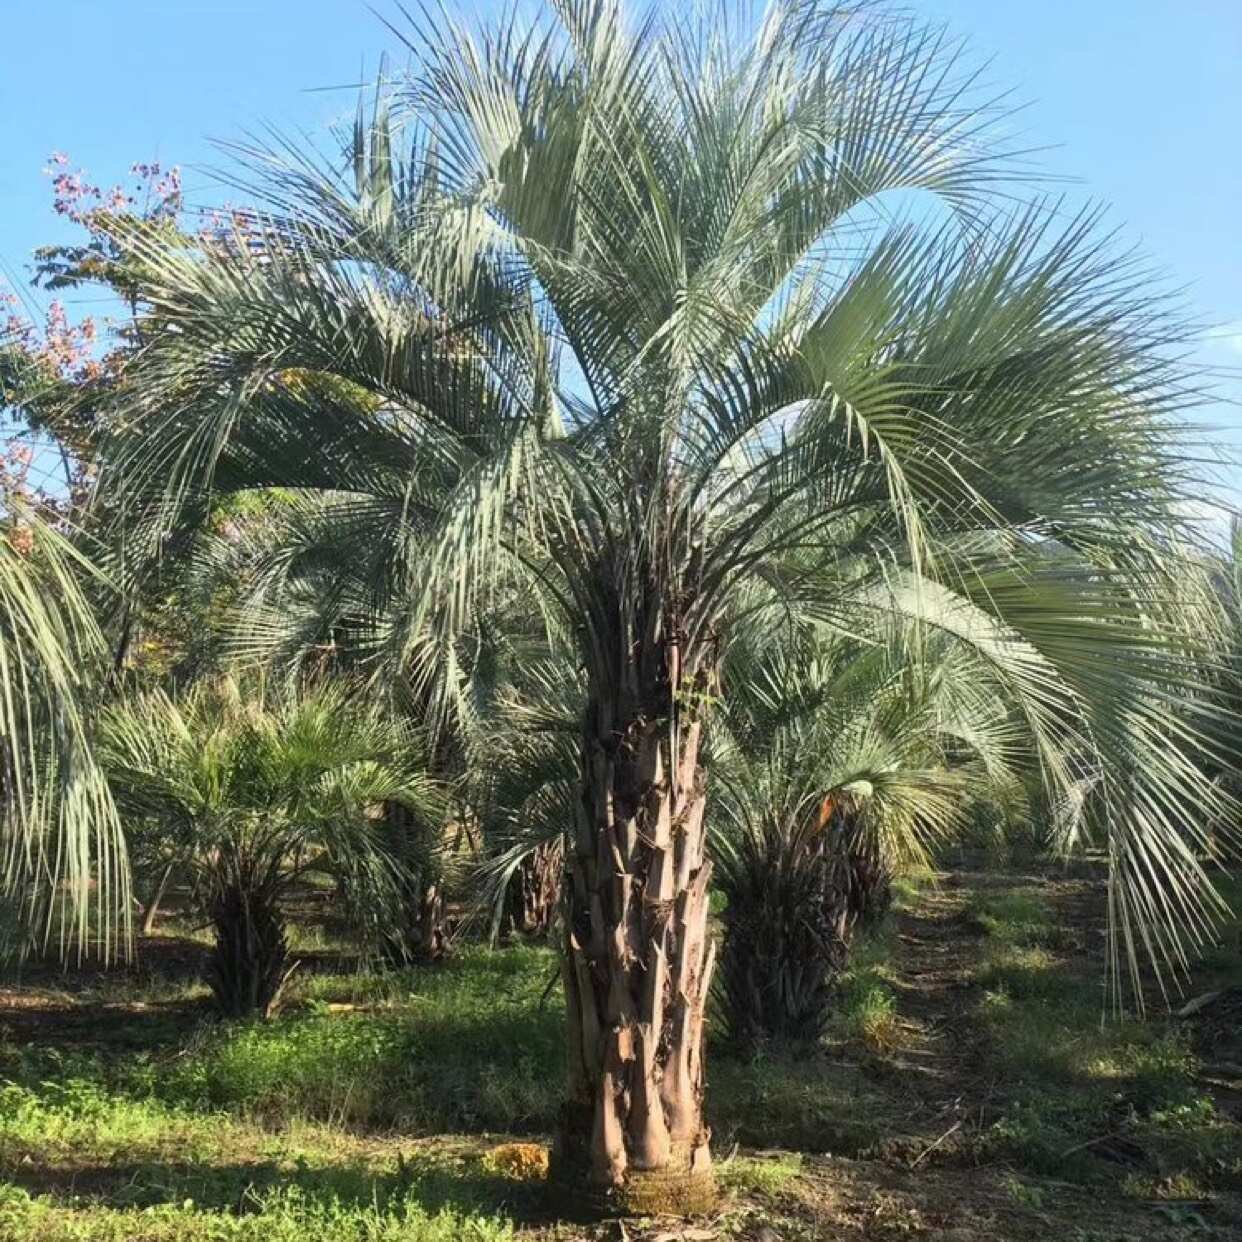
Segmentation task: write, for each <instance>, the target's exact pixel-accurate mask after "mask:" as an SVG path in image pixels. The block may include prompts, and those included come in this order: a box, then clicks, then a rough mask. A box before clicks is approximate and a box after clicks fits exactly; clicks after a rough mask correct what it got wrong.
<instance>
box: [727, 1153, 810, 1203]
mask: <svg viewBox="0 0 1242 1242" xmlns="http://www.w3.org/2000/svg"><path fill="white" fill-rule="evenodd" d="M801 1173H802V1157H801V1156H800V1155H798V1153H797V1152H781V1153H778V1154H776V1155H771V1156H734V1157H732V1158H731V1159H729V1160H723V1161H721V1162H720V1163H719V1164H717V1165H716V1180H717V1182H719V1184H720V1186H721V1187H722V1188H723V1189H725V1190H733V1191H737V1192H738V1193H741V1194H756V1195H766V1196H768V1197H769V1198H773V1199H774V1198H776V1197H778V1196H779V1195H781V1194H783V1193H784V1192H785V1191H786V1190H788V1189H789V1187H790V1185H791V1184H792V1183H793V1182H794V1181H795V1180H796V1179H797V1178H798V1177H799V1176H800V1175H801Z"/></svg>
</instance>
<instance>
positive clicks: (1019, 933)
mask: <svg viewBox="0 0 1242 1242" xmlns="http://www.w3.org/2000/svg"><path fill="white" fill-rule="evenodd" d="M966 919H967V921H968V922H969V923H970V924H972V925H973V926H975V927H977V928H978V929H979V930H980V931H982V932H983V933H984V934H985V935H986V936H988V937H989V938H990V939H992V940H995V941H997V942H999V943H1000V944H1007V945H1028V946H1031V945H1040V946H1043V947H1044V948H1064V947H1066V946H1067V940H1069V939H1072V938H1071V937H1069V933H1068V932H1067V931H1066V930H1065V929H1063V928H1061V927H1059V926H1058V925H1057V924H1056V923H1055V922H1054V919H1053V911H1052V909H1051V908H1050V904H1049V902H1048V899H1047V897H1046V896H1045V895H1044V894H1042V893H1040V892H1038V891H1036V890H1032V889H1027V888H1015V889H1006V890H1003V891H1000V892H983V893H978V894H976V895H975V897H974V898H973V899H972V900H971V902H970V904H969V905H968V906H967V908H966Z"/></svg>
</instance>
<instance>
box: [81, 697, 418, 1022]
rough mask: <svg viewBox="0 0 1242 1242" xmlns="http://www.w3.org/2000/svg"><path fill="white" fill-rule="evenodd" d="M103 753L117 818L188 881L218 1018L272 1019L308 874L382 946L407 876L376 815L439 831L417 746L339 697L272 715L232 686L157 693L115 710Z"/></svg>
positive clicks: (310, 700)
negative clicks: (322, 880)
mask: <svg viewBox="0 0 1242 1242" xmlns="http://www.w3.org/2000/svg"><path fill="white" fill-rule="evenodd" d="M102 745H103V755H104V761H105V763H106V765H107V769H108V775H109V780H110V782H111V785H112V788H113V790H114V791H115V794H116V797H117V799H118V802H119V803H120V805H121V806H122V807H123V809H124V810H125V811H126V812H127V814H128V815H130V816H132V817H133V819H134V821H136V822H138V823H143V822H145V824H146V825H147V826H148V827H147V831H148V832H155V833H157V834H158V835H160V836H161V837H162V838H163V839H164V841H165V853H167V854H171V855H172V856H173V857H174V859H175V860H176V862H177V864H178V865H179V868H180V869H181V870H183V871H184V872H185V873H187V874H188V875H189V876H190V877H191V878H192V892H193V895H194V898H195V900H196V902H197V903H198V905H199V906H200V908H201V909H202V911H203V913H204V914H205V915H206V916H207V918H208V919H209V920H210V922H211V924H212V926H213V929H214V932H215V945H214V949H213V954H212V961H211V966H210V970H209V976H210V983H211V989H212V994H213V996H214V998H215V1003H216V1007H217V1009H218V1010H219V1011H220V1013H222V1014H223V1015H225V1016H228V1017H243V1016H247V1015H252V1014H257V1015H259V1016H262V1017H267V1016H268V1015H269V1014H270V1013H271V1012H272V1010H273V1008H274V1007H275V1006H276V1004H277V1002H278V1001H279V997H280V991H281V988H282V986H283V985H284V982H285V980H286V979H287V977H288V975H289V973H290V971H291V970H292V967H291V966H290V964H289V960H288V958H289V954H288V947H287V944H286V941H285V931H284V917H283V912H282V904H283V902H284V901H285V899H286V898H287V896H288V894H289V891H290V889H291V888H292V887H293V886H294V885H296V884H297V883H298V882H299V881H301V880H303V879H304V878H305V877H306V876H307V875H308V874H309V873H311V872H315V871H318V872H320V873H325V872H326V873H327V874H329V875H333V876H335V877H337V878H338V879H342V880H344V882H345V885H346V887H347V889H348V891H349V892H350V894H351V896H352V899H353V902H354V904H355V905H357V906H359V907H361V908H364V909H366V911H367V912H368V919H369V921H370V923H371V924H372V928H373V930H374V929H379V930H380V931H382V930H386V929H387V928H388V927H389V925H390V923H392V922H395V917H394V909H395V908H396V907H399V904H400V897H401V895H402V885H403V883H404V879H405V877H404V868H403V863H404V861H405V860H404V859H401V858H400V857H398V856H397V855H396V854H395V853H394V852H393V851H392V850H391V849H389V848H386V842H385V839H384V833H383V831H382V827H381V822H380V821H381V814H382V808H383V806H384V805H385V804H398V805H401V806H403V807H406V808H408V809H409V810H410V811H411V812H412V813H414V814H422V815H429V816H435V815H436V813H437V810H438V808H437V805H436V803H437V796H438V795H437V792H436V790H435V787H434V785H433V783H432V782H431V781H430V780H429V779H428V778H427V776H426V774H425V771H424V768H423V766H422V765H421V763H420V754H421V748H420V744H419V741H418V739H417V738H416V737H415V735H414V734H413V733H412V732H411V730H409V729H408V728H407V727H405V726H403V725H402V724H400V723H398V722H397V721H395V720H394V719H392V718H391V717H390V716H387V715H385V714H384V713H382V712H379V711H376V710H374V709H371V708H367V707H363V706H359V705H357V704H355V703H351V702H350V701H349V699H348V697H347V689H346V687H345V686H343V685H333V686H324V687H318V688H316V689H314V690H311V691H307V692H306V693H304V694H303V695H301V696H299V697H297V698H295V699H286V700H282V701H278V702H277V703H275V704H274V705H272V706H271V707H265V706H263V704H262V701H261V696H259V697H256V698H255V699H253V700H251V701H246V700H245V699H243V697H242V694H241V692H240V690H239V687H238V685H237V683H235V682H234V681H231V680H228V679H225V680H221V681H213V682H200V683H199V684H198V685H196V686H195V687H193V688H192V689H191V690H190V691H189V692H188V693H187V694H186V695H185V696H184V697H183V698H182V699H180V700H174V699H172V698H170V697H169V696H168V695H167V694H166V693H164V692H163V691H160V690H156V691H152V692H148V693H146V694H142V695H138V696H135V697H134V698H132V699H129V700H127V701H124V702H122V703H119V704H117V705H115V706H113V707H111V708H110V709H109V710H108V712H107V713H106V716H105V719H104V724H103V736H102ZM377 934H378V932H377Z"/></svg>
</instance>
